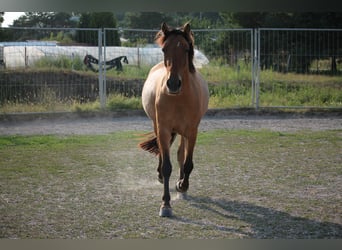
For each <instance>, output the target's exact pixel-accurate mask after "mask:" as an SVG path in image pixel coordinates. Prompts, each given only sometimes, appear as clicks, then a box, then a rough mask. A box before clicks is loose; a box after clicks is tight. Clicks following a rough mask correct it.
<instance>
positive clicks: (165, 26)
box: [161, 22, 170, 35]
mask: <svg viewBox="0 0 342 250" xmlns="http://www.w3.org/2000/svg"><path fill="white" fill-rule="evenodd" d="M161 30H162V31H163V33H164V35H166V34H167V33H168V32H169V31H170V29H169V26H167V24H166V23H165V22H163V23H162V25H161Z"/></svg>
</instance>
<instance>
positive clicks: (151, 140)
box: [138, 132, 177, 155]
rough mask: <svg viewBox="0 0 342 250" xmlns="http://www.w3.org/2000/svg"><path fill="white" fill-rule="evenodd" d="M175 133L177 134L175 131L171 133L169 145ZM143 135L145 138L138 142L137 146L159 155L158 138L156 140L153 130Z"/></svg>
mask: <svg viewBox="0 0 342 250" xmlns="http://www.w3.org/2000/svg"><path fill="white" fill-rule="evenodd" d="M176 135H177V134H176V133H172V135H171V141H170V146H171V144H172V143H173V142H174V140H175V138H176ZM145 136H146V139H145V140H144V141H142V142H140V143H139V145H138V146H139V147H140V148H141V149H143V150H145V151H147V152H150V153H151V154H154V155H159V154H160V151H159V146H158V140H157V136H156V134H155V133H154V132H150V133H148V134H146V135H145Z"/></svg>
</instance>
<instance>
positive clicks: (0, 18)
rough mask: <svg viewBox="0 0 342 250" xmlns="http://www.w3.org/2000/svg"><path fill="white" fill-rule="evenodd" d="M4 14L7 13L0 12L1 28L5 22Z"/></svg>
mask: <svg viewBox="0 0 342 250" xmlns="http://www.w3.org/2000/svg"><path fill="white" fill-rule="evenodd" d="M4 14H5V12H1V11H0V27H1V25H2V23H3V22H4Z"/></svg>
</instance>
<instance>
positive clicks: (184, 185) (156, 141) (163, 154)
mask: <svg viewBox="0 0 342 250" xmlns="http://www.w3.org/2000/svg"><path fill="white" fill-rule="evenodd" d="M156 43H157V44H159V45H160V46H161V48H162V51H163V53H164V61H162V62H160V63H159V64H157V65H155V66H154V67H153V68H152V69H151V70H150V72H149V74H148V76H147V79H146V81H145V83H144V87H143V90H142V104H143V107H144V110H145V112H146V114H147V115H148V116H149V118H150V119H151V120H152V121H153V126H154V132H152V133H151V134H150V136H149V138H146V140H145V141H144V142H141V143H140V144H139V146H140V147H141V148H142V149H144V150H146V151H149V152H151V153H154V154H155V155H158V156H159V164H158V179H159V181H160V182H161V183H163V185H164V193H163V197H162V200H163V202H162V205H161V207H160V212H159V215H160V216H162V217H170V216H172V210H171V205H170V190H169V178H170V175H171V172H172V165H171V161H170V147H171V144H172V142H173V141H174V139H175V137H176V135H177V134H179V135H180V136H181V138H180V143H179V148H178V151H177V157H178V163H179V166H180V174H179V180H178V182H177V184H176V190H177V191H178V192H181V193H185V192H186V191H187V190H188V188H189V177H190V173H191V171H192V169H193V160H192V158H193V152H194V147H195V143H196V138H197V129H198V125H199V123H200V121H201V118H202V116H203V115H204V114H205V112H206V111H207V108H208V100H209V91H208V85H207V83H206V82H205V81H204V79H203V78H202V76H201V75H200V74H199V73H198V72H197V71H196V69H195V66H194V64H193V57H194V37H193V33H192V31H191V30H190V25H189V23H186V24H185V25H184V26H182V27H181V28H177V29H173V28H170V27H168V26H167V24H165V23H163V24H162V26H161V30H160V31H159V32H158V33H157V35H156Z"/></svg>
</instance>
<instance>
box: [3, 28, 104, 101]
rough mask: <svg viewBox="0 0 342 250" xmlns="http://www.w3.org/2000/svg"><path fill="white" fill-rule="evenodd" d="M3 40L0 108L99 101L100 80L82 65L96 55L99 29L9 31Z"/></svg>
mask: <svg viewBox="0 0 342 250" xmlns="http://www.w3.org/2000/svg"><path fill="white" fill-rule="evenodd" d="M1 35H2V41H0V47H1V48H2V52H3V53H2V58H1V61H2V70H1V72H0V105H6V104H7V105H8V104H24V103H25V104H27V105H35V104H46V105H47V106H49V107H53V106H54V104H56V103H70V102H74V101H78V102H86V101H94V100H96V98H97V96H98V75H97V74H96V73H92V72H90V71H89V70H88V69H87V67H86V65H85V64H84V62H83V61H84V57H85V55H87V54H95V55H96V54H98V50H99V49H98V48H99V47H98V30H97V29H77V30H73V29H53V28H46V29H33V28H10V29H2V30H1ZM56 40H58V41H59V42H57V41H56ZM75 40H76V41H80V42H76V41H75ZM49 103H50V104H49ZM48 104H49V105H48Z"/></svg>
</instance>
